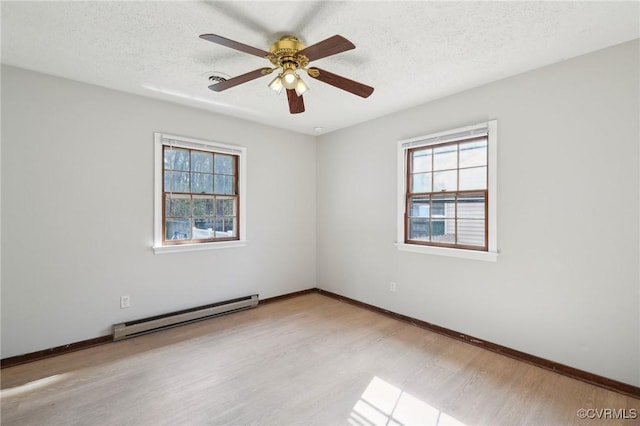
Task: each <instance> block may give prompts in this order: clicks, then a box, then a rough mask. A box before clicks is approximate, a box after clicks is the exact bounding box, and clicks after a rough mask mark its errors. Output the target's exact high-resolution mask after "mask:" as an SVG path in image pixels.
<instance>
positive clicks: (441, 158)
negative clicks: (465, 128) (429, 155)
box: [433, 144, 458, 170]
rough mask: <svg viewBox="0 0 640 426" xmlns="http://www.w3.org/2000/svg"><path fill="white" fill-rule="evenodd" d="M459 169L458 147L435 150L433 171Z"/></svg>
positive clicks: (442, 147) (451, 146)
mask: <svg viewBox="0 0 640 426" xmlns="http://www.w3.org/2000/svg"><path fill="white" fill-rule="evenodd" d="M457 167H458V145H456V144H452V145H445V146H441V147H438V148H434V149H433V170H446V169H455V168H457Z"/></svg>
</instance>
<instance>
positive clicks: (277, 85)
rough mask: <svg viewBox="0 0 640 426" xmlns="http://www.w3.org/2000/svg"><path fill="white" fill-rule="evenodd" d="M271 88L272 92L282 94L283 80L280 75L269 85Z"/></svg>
mask: <svg viewBox="0 0 640 426" xmlns="http://www.w3.org/2000/svg"><path fill="white" fill-rule="evenodd" d="M269 88H271V90H273V91H274V92H276V93H277V94H278V95H279V94H280V93H281V92H282V79H281V78H280V76H279V75H276V77H275V78H274V79H273V80H271V83H269Z"/></svg>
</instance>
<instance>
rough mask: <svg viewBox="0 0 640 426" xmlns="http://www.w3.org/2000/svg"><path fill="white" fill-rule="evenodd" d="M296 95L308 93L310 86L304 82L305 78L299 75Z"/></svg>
mask: <svg viewBox="0 0 640 426" xmlns="http://www.w3.org/2000/svg"><path fill="white" fill-rule="evenodd" d="M295 90H296V95H298V96H302V94H303V93H306V92H307V91H308V90H309V86H307V83H305V82H304V80H303V79H301V78H300V77H298V83H297V84H296V88H295Z"/></svg>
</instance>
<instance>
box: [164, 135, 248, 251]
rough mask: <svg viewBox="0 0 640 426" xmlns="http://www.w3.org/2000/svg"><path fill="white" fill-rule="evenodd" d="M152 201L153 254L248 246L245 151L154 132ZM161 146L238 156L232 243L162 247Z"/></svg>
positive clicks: (226, 145) (241, 147)
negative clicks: (236, 233) (235, 225)
mask: <svg viewBox="0 0 640 426" xmlns="http://www.w3.org/2000/svg"><path fill="white" fill-rule="evenodd" d="M153 139H154V142H153V143H154V155H153V157H154V199H153V215H154V220H153V246H152V248H153V252H154V253H155V254H163V253H180V252H187V251H200V250H212V249H222V248H231V247H243V246H245V245H246V243H247V215H246V205H247V195H246V194H247V191H246V182H247V181H246V170H247V167H246V164H247V148H246V147H243V146H238V145H229V144H225V143H220V142H213V141H206V140H202V139H194V138H189V137H185V136H176V135H171V134H167V133H158V132H156V133H154V134H153ZM163 146H174V147H179V148H190V149H200V150H205V151H213V152H219V153H223V154H234V155H237V156H238V199H239V208H238V216H239V222H238V228H239V239H238V240H233V241H211V242H203V243H193V244H175V245H163V244H162V221H163V218H162V185H163V179H162V176H163V170H164V162H163V153H162V147H163Z"/></svg>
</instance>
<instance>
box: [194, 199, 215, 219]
mask: <svg viewBox="0 0 640 426" xmlns="http://www.w3.org/2000/svg"><path fill="white" fill-rule="evenodd" d="M193 215H194V216H213V215H214V210H213V197H194V198H193Z"/></svg>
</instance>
